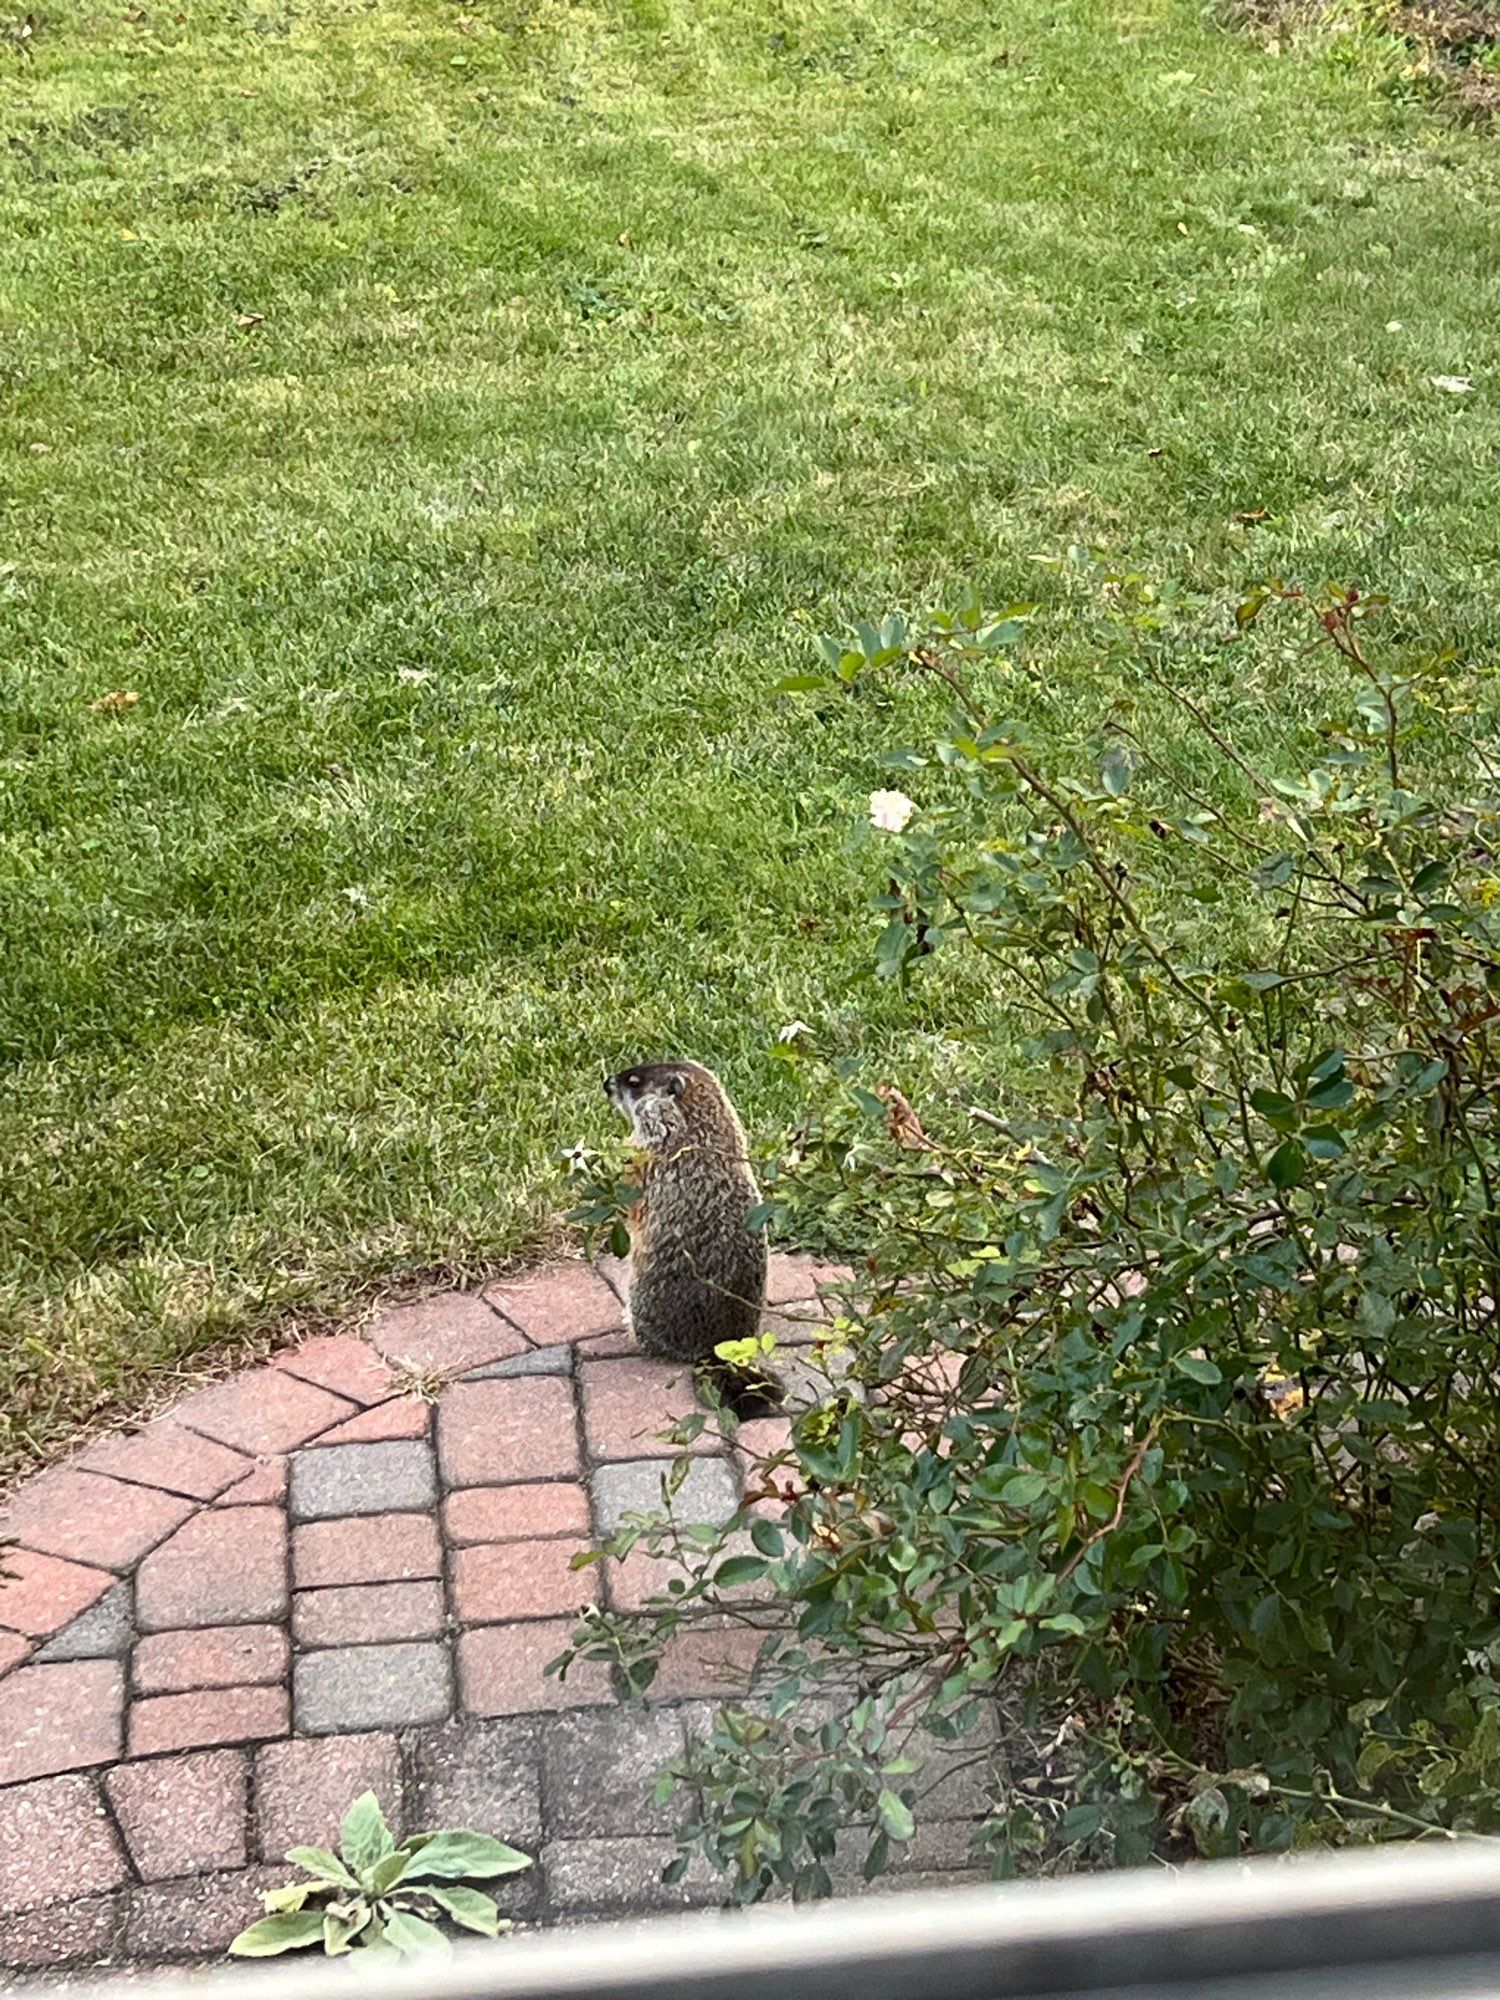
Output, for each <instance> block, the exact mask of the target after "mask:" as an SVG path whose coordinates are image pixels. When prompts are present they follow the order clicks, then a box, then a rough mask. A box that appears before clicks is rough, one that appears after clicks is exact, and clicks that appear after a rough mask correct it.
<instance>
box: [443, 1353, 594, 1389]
mask: <svg viewBox="0 0 1500 2000" xmlns="http://www.w3.org/2000/svg"><path fill="white" fill-rule="evenodd" d="M572 1372H573V1349H572V1348H571V1347H528V1348H527V1350H526V1352H525V1353H524V1354H513V1355H512V1356H511V1357H510V1359H509V1360H508V1361H492V1362H490V1363H489V1365H488V1366H487V1367H484V1368H470V1369H468V1370H466V1372H465V1374H464V1377H463V1379H464V1381H465V1382H490V1381H495V1380H503V1379H504V1378H505V1377H506V1376H509V1375H571V1374H572Z"/></svg>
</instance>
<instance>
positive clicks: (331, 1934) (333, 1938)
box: [323, 1901, 373, 1958]
mask: <svg viewBox="0 0 1500 2000" xmlns="http://www.w3.org/2000/svg"><path fill="white" fill-rule="evenodd" d="M372 1915H373V1912H372V1910H371V1908H370V1905H369V1904H368V1903H366V1902H363V1901H361V1902H358V1903H355V1904H353V1905H352V1906H351V1907H350V1908H348V1909H344V1908H341V1907H339V1908H334V1909H329V1910H325V1911H324V1912H323V1949H324V1951H326V1952H327V1954H328V1956H329V1957H330V1958H342V1957H343V1955H344V1953H345V1952H346V1951H347V1950H348V1949H349V1945H350V1942H351V1940H353V1939H354V1938H356V1937H358V1936H359V1934H360V1932H361V1931H362V1930H363V1929H364V1928H365V1926H366V1925H367V1924H368V1923H369V1921H370V1918H371V1916H372Z"/></svg>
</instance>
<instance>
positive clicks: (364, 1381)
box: [271, 1333, 396, 1408]
mask: <svg viewBox="0 0 1500 2000" xmlns="http://www.w3.org/2000/svg"><path fill="white" fill-rule="evenodd" d="M271 1365H272V1367H273V1368H284V1369H285V1370H286V1372H287V1373H288V1375H296V1376H297V1377H298V1378H299V1379H300V1380H302V1381H303V1382H311V1383H313V1384H315V1385H316V1387H318V1388H320V1389H327V1390H329V1391H331V1393H332V1394H333V1395H335V1396H345V1397H347V1398H348V1400H349V1401H350V1402H351V1403H358V1404H359V1405H360V1406H361V1408H363V1407H364V1406H365V1405H366V1404H369V1403H383V1402H384V1401H385V1400H386V1398H387V1397H388V1396H393V1395H395V1393H396V1385H395V1382H394V1381H393V1380H392V1377H391V1371H390V1369H389V1368H387V1366H386V1365H385V1363H384V1362H383V1361H382V1360H381V1358H380V1356H379V1355H378V1354H377V1353H376V1352H375V1350H374V1348H373V1347H371V1345H370V1343H369V1342H368V1341H367V1340H359V1339H356V1337H355V1336H354V1335H353V1334H350V1333H344V1334H339V1335H337V1336H336V1337H335V1338H333V1339H331V1340H304V1341H303V1343H302V1345H301V1346H300V1347H293V1348H291V1349H289V1350H288V1352H287V1353H285V1354H278V1355H277V1356H276V1358H275V1360H274V1361H273V1362H272V1364H271Z"/></svg>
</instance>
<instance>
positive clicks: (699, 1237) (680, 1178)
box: [604, 1062, 766, 1367]
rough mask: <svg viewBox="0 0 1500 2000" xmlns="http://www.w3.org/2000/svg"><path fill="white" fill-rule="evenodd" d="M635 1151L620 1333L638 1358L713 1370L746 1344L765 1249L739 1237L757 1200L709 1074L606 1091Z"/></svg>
mask: <svg viewBox="0 0 1500 2000" xmlns="http://www.w3.org/2000/svg"><path fill="white" fill-rule="evenodd" d="M604 1087H605V1089H606V1091H607V1092H608V1093H609V1099H610V1102H611V1103H612V1104H613V1105H614V1106H615V1108H616V1110H617V1111H619V1112H621V1113H622V1114H623V1115H624V1116H625V1117H626V1118H628V1119H629V1120H630V1125H631V1136H632V1138H633V1139H634V1141H635V1143H636V1145H637V1147H639V1149H640V1154H641V1163H640V1181H641V1199H640V1201H639V1202H638V1203H637V1205H636V1207H635V1209H634V1210H633V1211H632V1214H631V1218H630V1323H631V1327H632V1330H633V1331H634V1333H635V1337H636V1339H637V1340H638V1341H639V1342H640V1345H641V1346H642V1347H643V1348H644V1349H645V1351H646V1352H647V1353H648V1354H655V1355H658V1356H660V1358H661V1359H662V1360H665V1361H686V1362H694V1363H697V1364H700V1365H706V1366H709V1367H713V1366H715V1365H716V1364H715V1362H714V1349H715V1348H716V1347H717V1346H718V1344H719V1343H720V1341H724V1340H746V1339H749V1338H750V1337H751V1336H752V1335H753V1334H754V1333H755V1332H756V1330H757V1329H758V1327H759V1325H760V1317H761V1313H762V1311H763V1309H764V1306H765V1296H766V1239H765V1237H764V1236H763V1235H760V1234H759V1233H757V1232H756V1231H754V1230H752V1229H749V1228H747V1227H746V1221H745V1218H746V1217H747V1216H748V1215H749V1213H750V1211H751V1209H753V1208H754V1207H755V1205H756V1203H757V1202H758V1201H759V1200H760V1189H759V1188H758V1187H757V1186H756V1182H755V1175H754V1174H753V1172H752V1171H751V1168H750V1160H749V1156H748V1154H747V1151H746V1147H745V1132H744V1127H743V1126H742V1125H741V1124H740V1121H739V1118H738V1116H737V1114H736V1112H735V1108H734V1106H733V1105H732V1104H731V1103H730V1101H729V1099H728V1097H726V1096H725V1094H724V1090H723V1087H722V1086H721V1085H720V1083H719V1080H718V1078H717V1077H716V1076H714V1075H713V1073H712V1071H710V1070H706V1069H704V1068H703V1067H702V1066H701V1064H699V1063H693V1062H664V1063H642V1064H640V1065H639V1066H638V1067H637V1068H635V1069H626V1070H621V1071H620V1073H619V1075H618V1076H612V1077H610V1079H609V1080H608V1082H607V1083H606V1084H605V1086H604Z"/></svg>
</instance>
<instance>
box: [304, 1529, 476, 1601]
mask: <svg viewBox="0 0 1500 2000" xmlns="http://www.w3.org/2000/svg"><path fill="white" fill-rule="evenodd" d="M442 1567H443V1555H442V1548H441V1545H440V1544H439V1542H438V1531H437V1523H436V1522H435V1521H434V1520H433V1518H432V1516H431V1515H430V1514H366V1515H364V1516H362V1517H361V1518H358V1519H355V1520H347V1521H309V1522H307V1523H306V1525H305V1526H303V1527H300V1528H298V1529H296V1530H295V1531H294V1533H293V1535H292V1574H293V1576H294V1578H295V1580H296V1584H297V1588H298V1589H299V1590H312V1589H318V1588H323V1587H329V1586H332V1585H334V1584H344V1583H406V1582H411V1581H413V1580H415V1579H416V1578H419V1577H426V1576H439V1575H441V1573H442Z"/></svg>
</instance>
